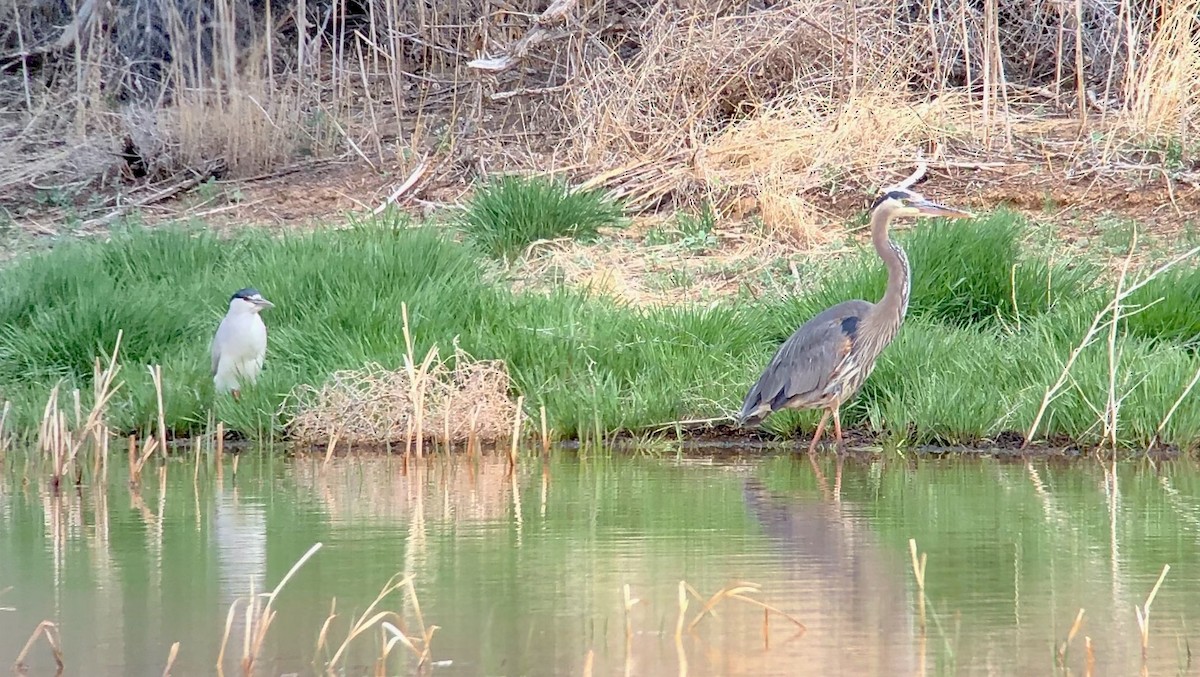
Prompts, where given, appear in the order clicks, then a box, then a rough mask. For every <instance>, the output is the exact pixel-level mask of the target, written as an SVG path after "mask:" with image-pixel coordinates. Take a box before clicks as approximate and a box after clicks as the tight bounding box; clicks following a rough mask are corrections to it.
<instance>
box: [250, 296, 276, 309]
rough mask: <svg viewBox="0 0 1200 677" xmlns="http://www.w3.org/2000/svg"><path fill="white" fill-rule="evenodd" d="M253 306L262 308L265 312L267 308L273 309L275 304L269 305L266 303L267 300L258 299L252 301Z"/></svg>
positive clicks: (268, 302)
mask: <svg viewBox="0 0 1200 677" xmlns="http://www.w3.org/2000/svg"><path fill="white" fill-rule="evenodd" d="M254 305H256V306H258V307H259V308H262V309H263V310H266V309H267V308H274V307H275V304H274V303H271V302H270V301H268V300H266V299H264V298H258V299H255V300H254Z"/></svg>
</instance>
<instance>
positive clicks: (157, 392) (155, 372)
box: [147, 364, 167, 458]
mask: <svg viewBox="0 0 1200 677" xmlns="http://www.w3.org/2000/svg"><path fill="white" fill-rule="evenodd" d="M147 369H149V371H150V380H152V381H153V382H154V401H155V404H156V405H157V406H158V439H159V440H160V441H161V444H160V445H159V449H160V451H161V452H162V456H163V458H166V457H167V424H166V417H165V415H164V413H163V385H162V365H158V364H156V365H154V366H152V367H147Z"/></svg>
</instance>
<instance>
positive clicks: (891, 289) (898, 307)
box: [871, 209, 909, 327]
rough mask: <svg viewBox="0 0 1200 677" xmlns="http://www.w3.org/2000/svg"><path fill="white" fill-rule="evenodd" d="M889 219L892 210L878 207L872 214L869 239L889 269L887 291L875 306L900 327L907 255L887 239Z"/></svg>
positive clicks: (905, 307) (905, 295) (906, 286)
mask: <svg viewBox="0 0 1200 677" xmlns="http://www.w3.org/2000/svg"><path fill="white" fill-rule="evenodd" d="M891 220H892V212H891V211H890V210H888V209H877V210H875V213H874V214H872V215H871V242H872V243H873V244H874V245H875V251H876V253H878V254H879V258H881V259H883V264H884V265H885V266H887V271H888V281H887V290H886V291H884V293H883V298H882V299H880V300H879V303H877V304H876V305H875V314H876V315H877V316H879V318H880V319H882V320H891V321H892V322H895V324H896V326H897V327H899V324H900V320H902V319H904V314H905V313H907V312H908V291H909V277H908V256H907V255H906V254H905V253H904V250H903V249H901V248H900V245H898V244H896V243H895V242H893V241H892V240H891V239H890V238H888V223H889V222H890V221H891Z"/></svg>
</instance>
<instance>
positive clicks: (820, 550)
mask: <svg viewBox="0 0 1200 677" xmlns="http://www.w3.org/2000/svg"><path fill="white" fill-rule="evenodd" d="M838 470H839V472H840V471H841V468H840V467H839V469H838ZM745 497H746V506H747V508H748V509H749V510H750V512H751V514H753V515H754V518H755V519H756V520H757V521H758V523H759V524H760V525H762V529H763V531H764V533H766V534H767V535H768V536H770V537H771V539H772V547H771V550H772V551H774V552H775V553H777V555H778V562H777V564H776V565H775V567H773V568H774V573H775V575H776V576H779V577H781V578H784V579H785V580H790V581H792V583H793V585H791V586H788V588H789V589H788V590H787V599H788V601H789V602H790V604H791V607H792V608H794V609H796V613H797V614H798V615H800V616H801V617H802V618H804V619H806V623H807V625H808V632H807V633H806V634H805V637H804V640H805V641H804V642H803V643H802V645H800V646H799V648H798V649H797V651H796V653H797V655H796V660H797V661H801V660H802V661H804V663H801V664H799V665H804V664H807V665H809V666H811V667H810V668H800V669H799V672H802V673H805V674H831V675H832V674H839V675H885V674H886V675H900V674H904V675H911V674H919V673H918V672H917V668H918V665H919V663H918V660H917V658H916V651H915V648H916V647H915V644H914V642H913V639H914V637H916V636H917V634H918V633H917V632H915V629H916V623H915V621H914V618H913V615H912V610H913V609H914V608H915V606H914V605H913V604H912V601H911V600H910V598H909V595H908V592H907V589H906V587H905V584H906V580H905V573H906V572H905V570H904V569H903V568H902V566H901V565H902V560H900V559H899V558H898V557H896V556H894V553H887V552H885V551H884V549H883V548H882V547H881V546H880V544H879V541H878V539H877V538H876V537H875V534H874V533H873V532H872V529H871V526H870V524H869V523H868V522H867V521H866V520H865V519H863V518H861V517H859V516H856V510H855V506H854V504H853V503H850V502H843V501H841V500H829V499H827V498H825V497H824V496H822V495H820V494H817V495H811V496H795V495H792V496H782V495H778V494H773V493H772V492H770V491H769V490H767V488H766V487H765V486H763V484H762V483H761V482H760V481H759V480H758V479H757V478H752V479H748V480H746V483H745ZM776 597H778V595H776ZM850 647H853V650H847V649H848V648H850ZM779 658H780V657H779V656H772V657H771V661H772V663H774V664H775V665H778V663H777V662H776V661H778V659H779ZM817 666H819V667H817ZM766 667H767V666H762V667H759V668H758V670H756V672H755V673H754V674H763V670H764V669H766Z"/></svg>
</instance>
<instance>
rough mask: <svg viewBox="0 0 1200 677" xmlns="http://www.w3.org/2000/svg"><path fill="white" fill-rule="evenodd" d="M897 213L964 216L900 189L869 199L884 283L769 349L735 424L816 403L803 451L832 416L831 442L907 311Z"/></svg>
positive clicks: (820, 315) (906, 273)
mask: <svg viewBox="0 0 1200 677" xmlns="http://www.w3.org/2000/svg"><path fill="white" fill-rule="evenodd" d="M897 216H952V217H959V218H963V217H969V216H970V214H968V213H967V212H963V211H961V210H957V209H952V208H950V207H944V206H942V205H939V204H935V203H933V202H930V201H928V200H926V199H925V198H923V197H921V196H920V195H919V194H917V193H915V192H913V191H911V190H908V189H907V188H899V187H898V188H894V189H892V190H888V191H887V192H885V193H884V194H883V195H881V196H880V197H879V199H877V200H876V201H875V203H874V204H873V205H871V242H872V244H873V245H874V246H875V252H876V253H877V254H878V255H879V258H880V260H882V261H883V264H884V265H885V266H886V267H887V271H888V282H887V289H886V290H885V291H884V294H883V298H881V299H879V303H870V302H868V301H863V300H861V299H856V300H853V301H843V302H842V303H839V304H837V305H835V306H833V307H832V308H829V309H827V310H824V311H822V312H820V313H818V314H817V315H816V317H813V318H812V319H811V320H809V321H808V322H806V323H804V324H803V325H802V326H801V327H800V328H799V329H797V330H796V331H795V333H793V334H792V335H791V337H789V338H788V340H787V341H785V342H784V343H783V345H781V346H780V347H779V350H777V351H776V352H775V356H774V357H772V358H771V361H770V363H768V364H767V367H766V369H764V370H763V373H762V375H761V376H759V378H758V382H757V383H755V384H754V386H753V387H752V388H751V389H750V392H749V393H748V394H747V395H746V399H745V400H744V401H743V403H742V409H741V411H740V412H739V413H738V420H739V422H740V423H742V424H746V423H757V422H759V421H761V420H762V419H763V418H765V417H766V416H768V415H769V414H771V413H772V412H775V411H779V410H780V409H818V408H820V409H824V410H825V414H824V415H823V416H822V418H821V422H820V423H819V424H817V431H816V433H815V434H814V435H813V441H812V444H811V445H810V446H809V451H810V452H812V451H813V450H815V449H816V444H817V441H818V440H819V439H820V437H821V433H822V431H823V430H824V429H825V422H826V420H828V418H829V416H830V415H832V416H833V423H834V432H835V435H836V436H837V440H838V445H839V446H840V445H841V443H842V423H841V417H840V414H839V413H838V410H839V407H841V405H842V403H844V402H846V401H847V400H849V399H850V398H851V397H853V396H854V395H855V394H856V393H857V392H858V390H859V389H860V388H861V387H862V384H863V382H864V381H866V379H867V377H868V376H870V374H871V371H872V370H874V368H875V361H876V359H878V357H879V354H880V353H882V352H883V349H884V348H886V347H887V346H888V344H890V343H891V342H892V340H893V339H895V338H896V334H897V333H898V332H899V330H900V324H901V323H902V322H903V321H904V316H905V314H906V313H907V311H908V296H909V266H908V257H907V256H906V255H905V253H904V250H903V249H902V248H901V247H900V245H898V244H896V243H895V242H893V241H892V240H891V239H890V238H889V237H888V232H887V231H888V225H889V223H890V222H891V220H892V219H893V218H894V217H897Z"/></svg>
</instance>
